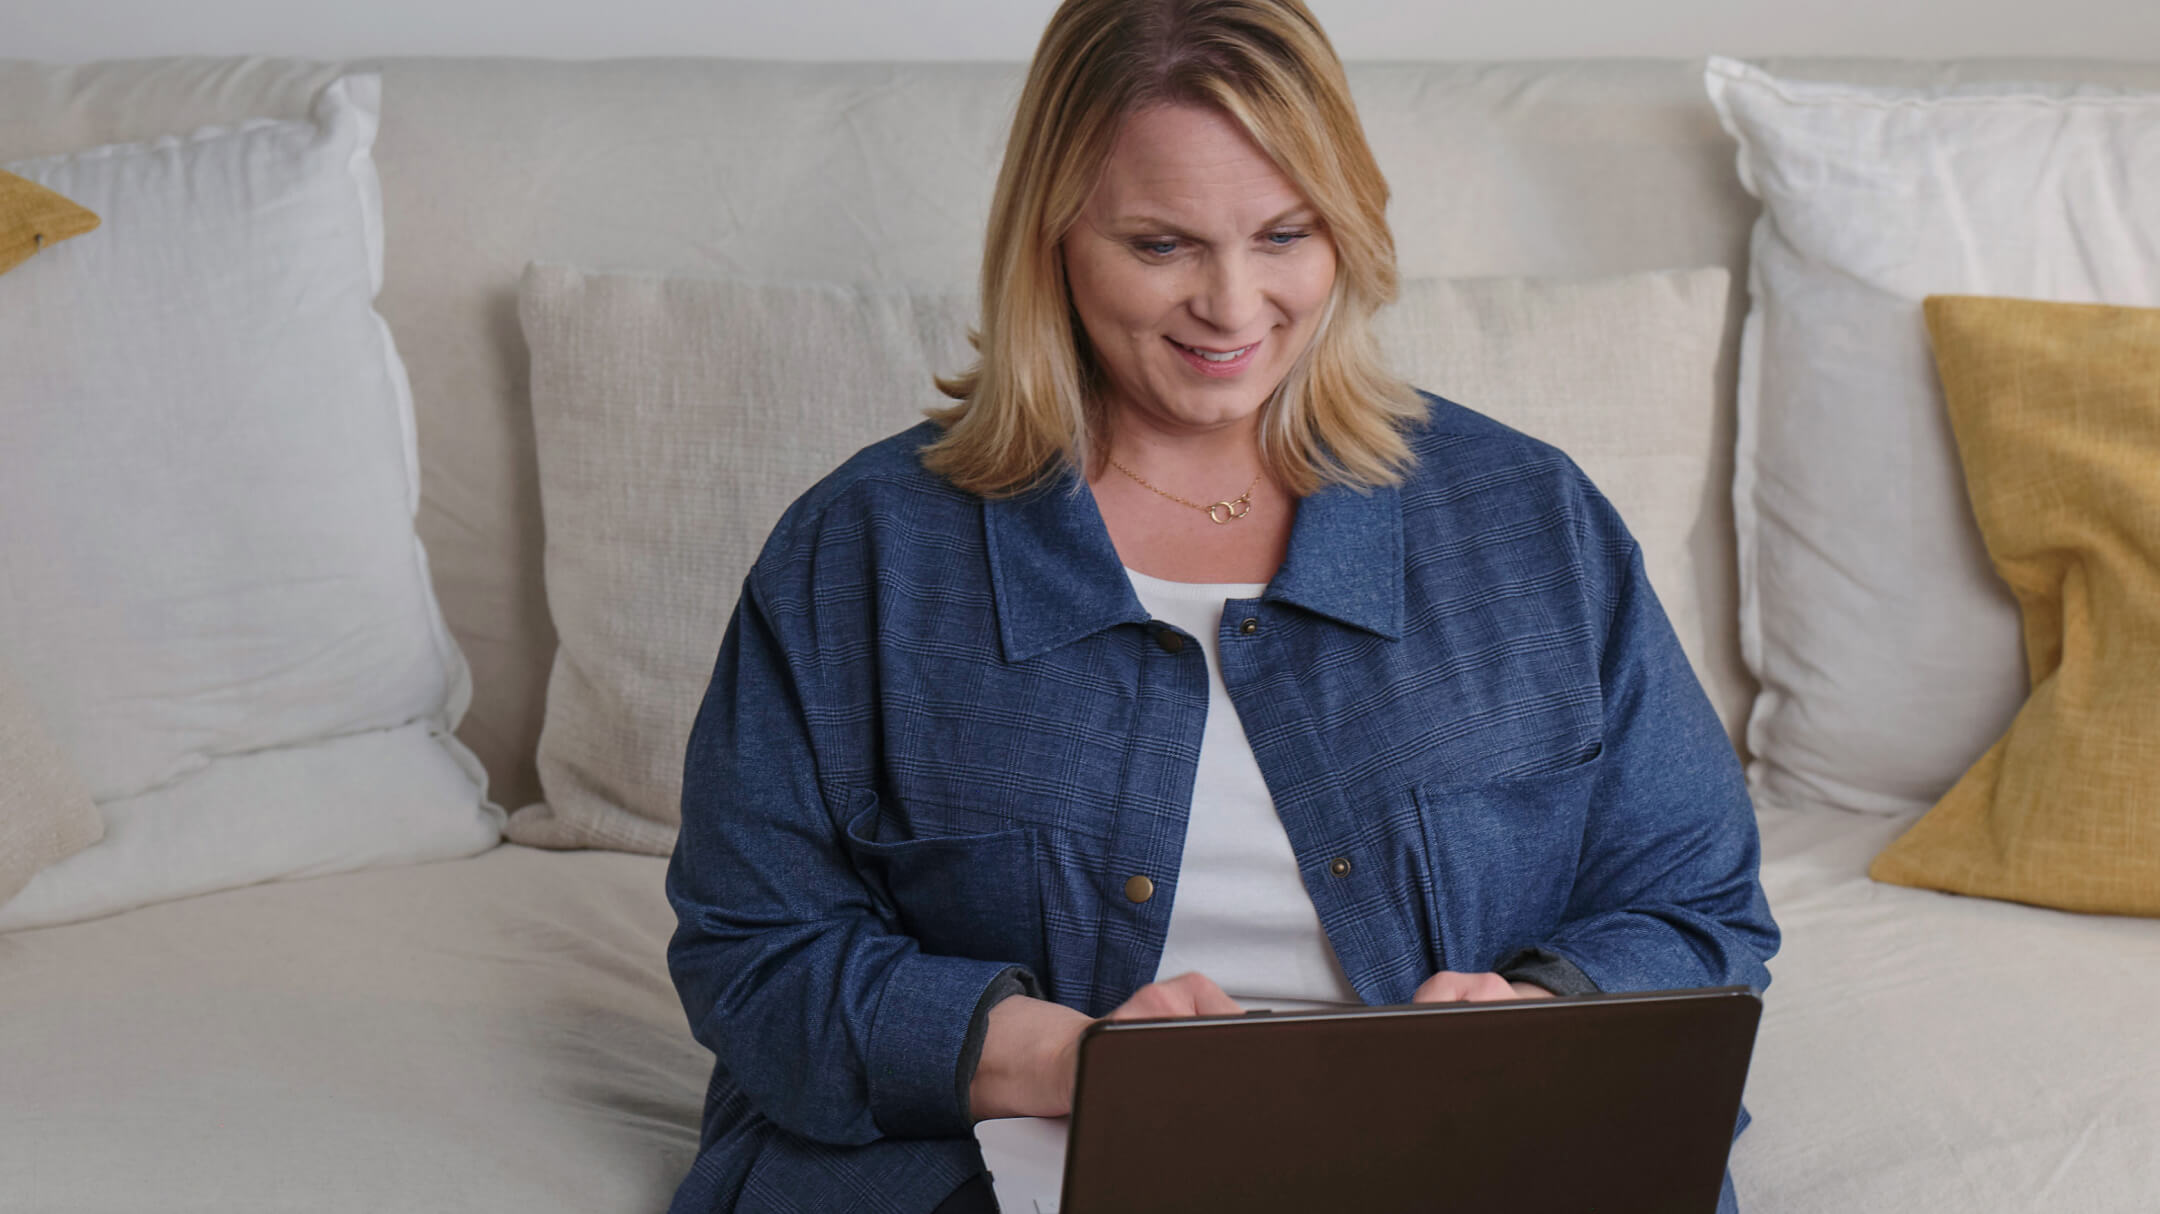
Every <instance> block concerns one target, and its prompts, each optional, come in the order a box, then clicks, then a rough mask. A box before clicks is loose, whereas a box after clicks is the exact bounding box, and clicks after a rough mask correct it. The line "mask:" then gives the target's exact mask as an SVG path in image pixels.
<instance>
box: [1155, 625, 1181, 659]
mask: <svg viewBox="0 0 2160 1214" xmlns="http://www.w3.org/2000/svg"><path fill="white" fill-rule="evenodd" d="M1155 643H1156V644H1157V645H1160V646H1162V651H1163V652H1164V653H1176V652H1178V651H1179V650H1181V649H1183V648H1185V638H1184V636H1183V635H1181V634H1179V633H1175V632H1172V631H1170V630H1169V629H1168V628H1158V629H1156V630H1155Z"/></svg>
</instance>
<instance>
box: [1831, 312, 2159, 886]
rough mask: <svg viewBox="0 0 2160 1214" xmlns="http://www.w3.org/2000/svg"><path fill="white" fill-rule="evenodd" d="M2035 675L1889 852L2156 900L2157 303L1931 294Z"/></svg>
mask: <svg viewBox="0 0 2160 1214" xmlns="http://www.w3.org/2000/svg"><path fill="white" fill-rule="evenodd" d="M1924 307H1925V311H1926V315H1927V324H1928V332H1929V334H1930V335H1931V336H1932V337H1933V339H1934V343H1935V361H1936V366H1937V368H1938V369H1939V370H1940V371H1941V373H1942V381H1943V389H1944V394H1945V397H1946V399H1947V400H1948V403H1949V410H1950V422H1951V427H1952V430H1953V431H1954V432H1955V434H1956V436H1957V447H1958V454H1959V456H1960V457H1961V458H1962V460H1963V461H1964V466H1965V485H1966V492H1967V495H1968V496H1969V497H1970V498H1971V501H1972V505H1973V514H1974V516H1975V518H1976V519H1977V521H1978V522H1979V525H1980V531H1981V534H1982V536H1983V537H1984V538H1985V540H1986V542H1987V551H1988V557H1989V559H1990V560H1991V561H1992V562H1993V563H1994V565H1995V569H1996V572H1997V573H1998V574H2000V575H2001V577H2002V578H2003V580H2004V581H2005V582H2006V583H2008V585H2009V587H2010V589H2011V592H2012V593H2013V594H2014V595H2016V597H2017V602H2018V607H2019V610H2020V612H2021V614H2022V616H2023V619H2024V636H2025V654H2026V662H2027V666H2028V668H2029V671H2030V674H2031V692H2030V694H2029V695H2028V697H2027V699H2026V701H2025V704H2024V706H2023V707H2022V708H2020V709H2019V710H2018V714H2017V716H2016V717H2015V719H2013V720H2012V722H2011V724H2010V727H2009V728H2008V729H2007V730H2006V731H2005V732H2004V733H2003V736H2002V737H2001V738H1999V739H1998V740H1997V741H1996V742H1995V744H1994V745H1993V746H1991V747H1990V748H1989V749H1988V751H1987V753H1985V754H1984V755H1982V756H1981V757H1980V758H1979V760H1977V761H1976V762H1975V763H1974V764H1973V766H1972V768H1971V769H1970V770H1968V771H1967V772H1966V773H1965V775H1964V776H1963V778H1961V779H1960V780H1959V781H1958V782H1957V784H1956V785H1954V786H1953V787H1952V788H1951V789H1950V791H1949V792H1948V793H1946V794H1944V796H1943V798H1942V800H1941V801H1939V802H1937V803H1936V805H1935V807H1934V808H1932V809H1930V810H1929V811H1928V812H1927V814H1926V815H1925V816H1923V817H1922V818H1921V819H1920V820H1919V821H1918V822H1916V823H1915V824H1914V825H1913V827H1912V829H1911V830H1909V831H1907V832H1906V833H1905V834H1904V835H1903V836H1901V837H1900V838H1899V839H1897V841H1895V842H1894V843H1892V844H1891V845H1890V846H1889V847H1888V848H1886V849H1884V851H1883V852H1882V854H1881V855H1879V856H1877V857H1876V859H1875V862H1874V864H1873V865H1872V866H1871V867H1870V868H1869V870H1868V871H1869V873H1870V875H1872V876H1873V877H1875V878H1876V879H1877V880H1880V881H1887V882H1892V883H1895V884H1899V885H1912V886H1919V887H1924V888H1929V889H1940V890H1948V891H1950V892H1953V893H1961V894H1972V895H1978V896H1981V897H1988V898H2001V899H2006V900H2010V901H2015V902H2026V903H2033V904H2036V905H2041V906H2052V907H2059V908H2061V909H2064V910H2073V911H2085V912H2091V913H2100V914H2124V915H2152V916H2160V308H2124V307H2105V306H2100V305H2094V304H2061V303H2041V302H2034V301H2028V300H2015V299H1992V298H1982V297H1976V296H1934V297H1931V298H1929V299H1928V300H1927V301H1926V303H1925V305H1924Z"/></svg>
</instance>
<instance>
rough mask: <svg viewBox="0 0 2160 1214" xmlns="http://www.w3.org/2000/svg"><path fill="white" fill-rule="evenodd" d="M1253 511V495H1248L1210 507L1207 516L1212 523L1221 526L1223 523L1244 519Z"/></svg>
mask: <svg viewBox="0 0 2160 1214" xmlns="http://www.w3.org/2000/svg"><path fill="white" fill-rule="evenodd" d="M1251 510H1252V495H1251V494H1249V493H1247V494H1244V495H1241V496H1239V497H1235V498H1232V499H1230V500H1229V501H1227V502H1217V503H1215V504H1214V505H1212V506H1209V507H1208V508H1207V516H1208V519H1209V520H1210V521H1212V522H1214V523H1215V524H1217V525H1218V526H1219V525H1221V524H1223V523H1227V522H1229V521H1231V520H1232V519H1241V518H1244V517H1245V515H1246V514H1247V513H1248V512H1250V511H1251Z"/></svg>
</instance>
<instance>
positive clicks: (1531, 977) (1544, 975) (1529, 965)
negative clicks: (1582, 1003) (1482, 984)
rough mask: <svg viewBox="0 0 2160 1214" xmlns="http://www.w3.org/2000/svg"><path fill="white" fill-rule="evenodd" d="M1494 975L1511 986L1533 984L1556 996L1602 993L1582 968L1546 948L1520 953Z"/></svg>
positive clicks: (1516, 953) (1496, 970) (1517, 952)
mask: <svg viewBox="0 0 2160 1214" xmlns="http://www.w3.org/2000/svg"><path fill="white" fill-rule="evenodd" d="M1493 972H1494V973H1496V974H1499V975H1500V976H1501V977H1502V978H1505V979H1507V980H1508V981H1509V982H1534V983H1536V984H1537V985H1539V986H1542V987H1544V988H1545V989H1546V990H1548V991H1551V992H1552V993H1553V994H1555V995H1595V994H1597V993H1598V990H1599V987H1598V984H1597V983H1595V982H1592V981H1590V975H1588V974H1585V973H1583V972H1582V967H1580V966H1578V965H1576V964H1575V963H1574V962H1572V961H1570V960H1568V959H1567V958H1565V957H1563V956H1561V955H1560V954H1558V953H1556V952H1553V951H1552V950H1551V949H1546V948H1525V949H1517V950H1516V951H1515V952H1514V953H1513V954H1511V955H1509V956H1508V957H1507V959H1506V960H1503V961H1502V962H1501V963H1500V964H1499V965H1497V966H1494V967H1493Z"/></svg>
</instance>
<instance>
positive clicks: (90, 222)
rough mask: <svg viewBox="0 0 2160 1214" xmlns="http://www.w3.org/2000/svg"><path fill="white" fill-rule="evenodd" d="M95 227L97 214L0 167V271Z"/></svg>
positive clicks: (6, 269)
mask: <svg viewBox="0 0 2160 1214" xmlns="http://www.w3.org/2000/svg"><path fill="white" fill-rule="evenodd" d="M96 226H98V217H97V216H95V215H92V214H91V213H90V212H88V211H85V210H83V209H82V208H81V207H79V206H76V205H75V204H74V203H72V202H69V201H68V200H67V199H65V198H62V197H60V196H59V195H58V194H55V193H53V192H52V191H51V190H48V189H46V188H45V187H44V186H41V185H39V184H38V183H37V182H35V181H31V180H29V179H28V178H24V177H17V176H16V175H15V174H13V173H10V172H8V171H7V170H5V169H0V274H5V273H7V272H8V271H9V270H12V269H14V268H15V267H16V266H19V265H21V264H22V263H24V262H26V261H28V260H30V255H31V254H32V253H35V252H37V251H38V250H39V249H42V248H44V247H45V246H46V245H50V244H58V243H59V242H60V241H63V240H66V239H67V238H68V237H70V236H80V235H82V234H83V233H84V232H87V231H89V230H90V229H92V228H94V227H96Z"/></svg>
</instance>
